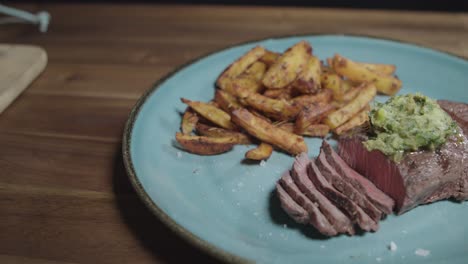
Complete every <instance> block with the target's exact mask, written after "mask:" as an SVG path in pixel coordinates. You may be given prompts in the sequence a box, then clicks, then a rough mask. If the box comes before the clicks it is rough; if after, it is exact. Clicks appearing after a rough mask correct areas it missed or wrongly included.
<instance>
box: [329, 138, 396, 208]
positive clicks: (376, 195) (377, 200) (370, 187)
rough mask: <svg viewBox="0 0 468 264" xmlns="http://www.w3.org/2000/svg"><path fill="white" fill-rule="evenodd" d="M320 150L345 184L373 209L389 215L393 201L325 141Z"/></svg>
mask: <svg viewBox="0 0 468 264" xmlns="http://www.w3.org/2000/svg"><path fill="white" fill-rule="evenodd" d="M322 150H323V151H324V152H325V156H326V158H327V161H328V163H330V165H331V166H333V168H335V170H336V172H338V174H339V175H341V177H343V178H344V179H345V180H346V181H347V182H349V183H350V184H351V185H353V186H354V188H356V190H358V191H359V192H360V193H362V194H365V196H366V197H367V199H369V201H371V202H372V203H373V204H374V205H375V207H377V208H378V209H380V210H381V211H382V212H384V213H386V214H391V213H392V211H393V206H394V205H395V201H393V199H392V198H390V197H389V196H388V195H386V194H385V193H384V192H382V191H381V190H379V189H378V188H377V187H375V185H374V184H373V183H372V182H371V181H369V180H368V179H367V178H365V177H364V176H362V175H361V174H359V173H357V172H356V171H355V170H353V169H352V168H351V167H349V165H348V164H346V162H345V161H344V160H343V159H342V158H341V157H340V156H339V155H338V153H336V152H335V150H334V149H333V148H332V146H330V144H328V143H327V142H326V141H325V140H324V141H323V143H322Z"/></svg>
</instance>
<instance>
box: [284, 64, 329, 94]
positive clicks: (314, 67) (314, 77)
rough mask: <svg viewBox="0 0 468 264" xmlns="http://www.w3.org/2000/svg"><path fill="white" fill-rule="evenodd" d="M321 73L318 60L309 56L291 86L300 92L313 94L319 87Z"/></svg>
mask: <svg viewBox="0 0 468 264" xmlns="http://www.w3.org/2000/svg"><path fill="white" fill-rule="evenodd" d="M321 73H322V68H321V63H320V60H319V59H318V58H317V57H315V56H310V57H309V59H308V60H307V62H306V64H305V65H304V68H303V69H302V71H301V72H300V73H299V75H298V76H297V79H296V80H295V81H294V82H293V83H292V84H291V86H292V87H294V89H295V90H296V91H297V92H299V93H300V94H315V93H317V91H318V90H319V89H320V88H321V80H320V74H321Z"/></svg>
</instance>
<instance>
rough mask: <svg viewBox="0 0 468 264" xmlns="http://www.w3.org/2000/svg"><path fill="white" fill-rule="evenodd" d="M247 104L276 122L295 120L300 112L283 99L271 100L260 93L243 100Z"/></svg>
mask: <svg viewBox="0 0 468 264" xmlns="http://www.w3.org/2000/svg"><path fill="white" fill-rule="evenodd" d="M243 99H244V100H245V102H246V103H247V104H248V105H249V106H250V107H252V108H253V109H256V110H257V111H260V112H262V113H264V114H265V115H267V116H269V117H272V118H274V119H276V120H291V119H294V118H295V117H296V116H297V114H298V113H299V111H300V108H299V107H297V106H296V105H294V104H291V103H290V102H288V101H286V100H283V99H271V98H268V97H266V96H263V95H261V94H258V93H253V94H250V95H249V96H247V97H245V98H243Z"/></svg>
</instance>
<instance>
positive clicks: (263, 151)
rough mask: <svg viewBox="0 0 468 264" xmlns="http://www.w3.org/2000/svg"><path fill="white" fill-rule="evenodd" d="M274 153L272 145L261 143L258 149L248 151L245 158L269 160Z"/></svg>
mask: <svg viewBox="0 0 468 264" xmlns="http://www.w3.org/2000/svg"><path fill="white" fill-rule="evenodd" d="M272 152H273V147H272V146H271V145H270V144H267V143H260V145H258V147H256V148H254V149H251V150H249V151H247V152H246V153H245V158H246V159H251V160H267V159H268V158H269V157H270V156H271V153H272Z"/></svg>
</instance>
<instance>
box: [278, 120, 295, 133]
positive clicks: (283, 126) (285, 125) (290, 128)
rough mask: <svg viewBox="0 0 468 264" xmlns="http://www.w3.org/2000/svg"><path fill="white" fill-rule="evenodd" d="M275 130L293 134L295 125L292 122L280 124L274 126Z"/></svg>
mask: <svg viewBox="0 0 468 264" xmlns="http://www.w3.org/2000/svg"><path fill="white" fill-rule="evenodd" d="M275 126H276V127H277V128H280V129H283V130H286V131H288V132H289V133H294V127H295V124H294V123H292V122H280V123H278V124H275Z"/></svg>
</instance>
